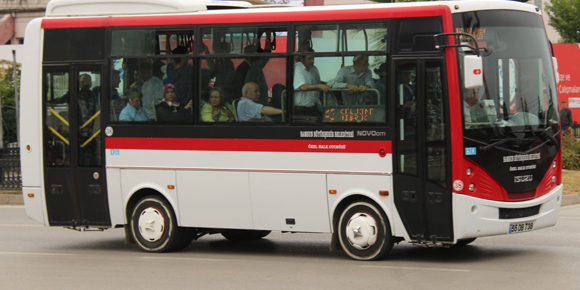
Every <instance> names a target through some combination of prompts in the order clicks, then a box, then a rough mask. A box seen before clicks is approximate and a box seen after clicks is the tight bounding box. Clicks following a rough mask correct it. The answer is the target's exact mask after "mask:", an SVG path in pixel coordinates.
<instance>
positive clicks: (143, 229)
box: [131, 195, 184, 252]
mask: <svg viewBox="0 0 580 290" xmlns="http://www.w3.org/2000/svg"><path fill="white" fill-rule="evenodd" d="M183 231H184V229H182V228H179V227H178V226H177V219H176V218H175V214H174V213H173V210H172V209H171V206H170V205H169V204H168V202H167V201H165V199H163V198H159V197H157V196H153V195H151V196H146V197H144V198H142V199H141V200H139V202H137V204H136V205H135V207H134V208H133V212H132V214H131V232H132V233H133V238H134V239H135V241H136V242H137V244H138V245H139V246H140V247H141V248H142V249H143V250H145V251H147V252H168V251H172V250H176V249H177V248H178V247H179V246H181V245H183V241H182V238H183Z"/></svg>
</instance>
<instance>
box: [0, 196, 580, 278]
mask: <svg viewBox="0 0 580 290" xmlns="http://www.w3.org/2000/svg"><path fill="white" fill-rule="evenodd" d="M0 238H1V240H0V289H1V290H4V289H10V290H16V289H58V290H63V289H99V290H103V289H140V290H142V289H163V290H168V289H252V290H256V289H430V290H432V289H494V290H495V289H558V290H564V289H580V205H574V206H567V207H563V208H562V210H561V214H560V219H559V221H558V224H557V225H556V226H555V227H552V228H549V229H543V230H538V231H535V232H530V233H523V234H516V235H511V236H498V237H489V238H480V239H478V240H477V241H475V242H474V243H473V244H472V245H470V246H466V247H463V248H451V249H447V248H423V247H418V246H413V245H409V244H406V243H401V244H399V245H395V247H394V248H393V251H392V252H391V255H390V256H389V257H388V259H387V260H383V261H378V262H358V261H354V260H351V259H350V258H348V257H347V256H346V254H344V253H343V252H340V251H339V252H329V251H328V244H329V241H330V237H329V235H322V234H282V233H272V234H271V235H269V236H268V237H266V238H265V239H264V240H261V241H255V242H248V243H232V242H228V241H227V240H225V239H224V238H222V237H221V236H219V235H212V236H206V237H202V238H201V239H200V240H198V241H194V242H193V243H192V244H191V246H189V247H188V248H187V249H185V250H184V251H182V252H178V253H166V254H150V253H144V252H141V251H140V250H138V249H137V247H136V246H134V245H125V244H124V233H123V230H122V229H117V230H108V231H105V232H84V233H79V232H75V231H72V230H67V229H62V228H46V227H43V226H40V225H37V224H36V223H34V222H33V221H31V220H29V219H28V218H27V217H26V216H25V212H24V208H23V207H16V206H0Z"/></svg>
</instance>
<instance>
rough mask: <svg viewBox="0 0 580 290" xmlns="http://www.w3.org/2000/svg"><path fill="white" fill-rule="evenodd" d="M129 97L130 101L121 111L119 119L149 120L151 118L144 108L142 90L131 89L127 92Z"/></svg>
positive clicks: (128, 120) (132, 120) (126, 120)
mask: <svg viewBox="0 0 580 290" xmlns="http://www.w3.org/2000/svg"><path fill="white" fill-rule="evenodd" d="M127 98H128V99H129V102H128V103H127V105H126V106H125V108H124V109H123V111H121V114H120V115H119V121H125V122H143V121H149V118H148V117H147V115H146V114H145V110H143V107H142V106H141V99H142V98H143V95H142V94H141V92H139V91H136V90H131V91H129V93H128V94H127Z"/></svg>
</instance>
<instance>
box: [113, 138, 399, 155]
mask: <svg viewBox="0 0 580 290" xmlns="http://www.w3.org/2000/svg"><path fill="white" fill-rule="evenodd" d="M105 144H106V145H105V148H107V149H132V150H191V151H240V152H332V153H374V154H379V153H381V150H382V153H384V154H391V153H392V151H393V150H392V146H391V141H373V140H279V139H213V138H207V139H194V138H125V137H118V138H117V137H107V138H105Z"/></svg>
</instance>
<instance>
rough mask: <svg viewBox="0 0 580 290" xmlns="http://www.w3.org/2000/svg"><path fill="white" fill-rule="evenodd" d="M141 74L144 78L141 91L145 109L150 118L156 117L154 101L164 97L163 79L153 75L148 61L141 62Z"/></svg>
mask: <svg viewBox="0 0 580 290" xmlns="http://www.w3.org/2000/svg"><path fill="white" fill-rule="evenodd" d="M139 75H140V76H141V79H142V80H143V86H142V87H141V93H142V94H143V111H145V115H146V116H147V118H149V119H150V120H154V119H155V107H154V106H153V101H155V100H156V99H161V98H162V97H163V81H162V80H161V79H160V78H158V77H157V76H153V70H152V66H151V64H150V63H148V62H143V63H141V65H140V67H139Z"/></svg>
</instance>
